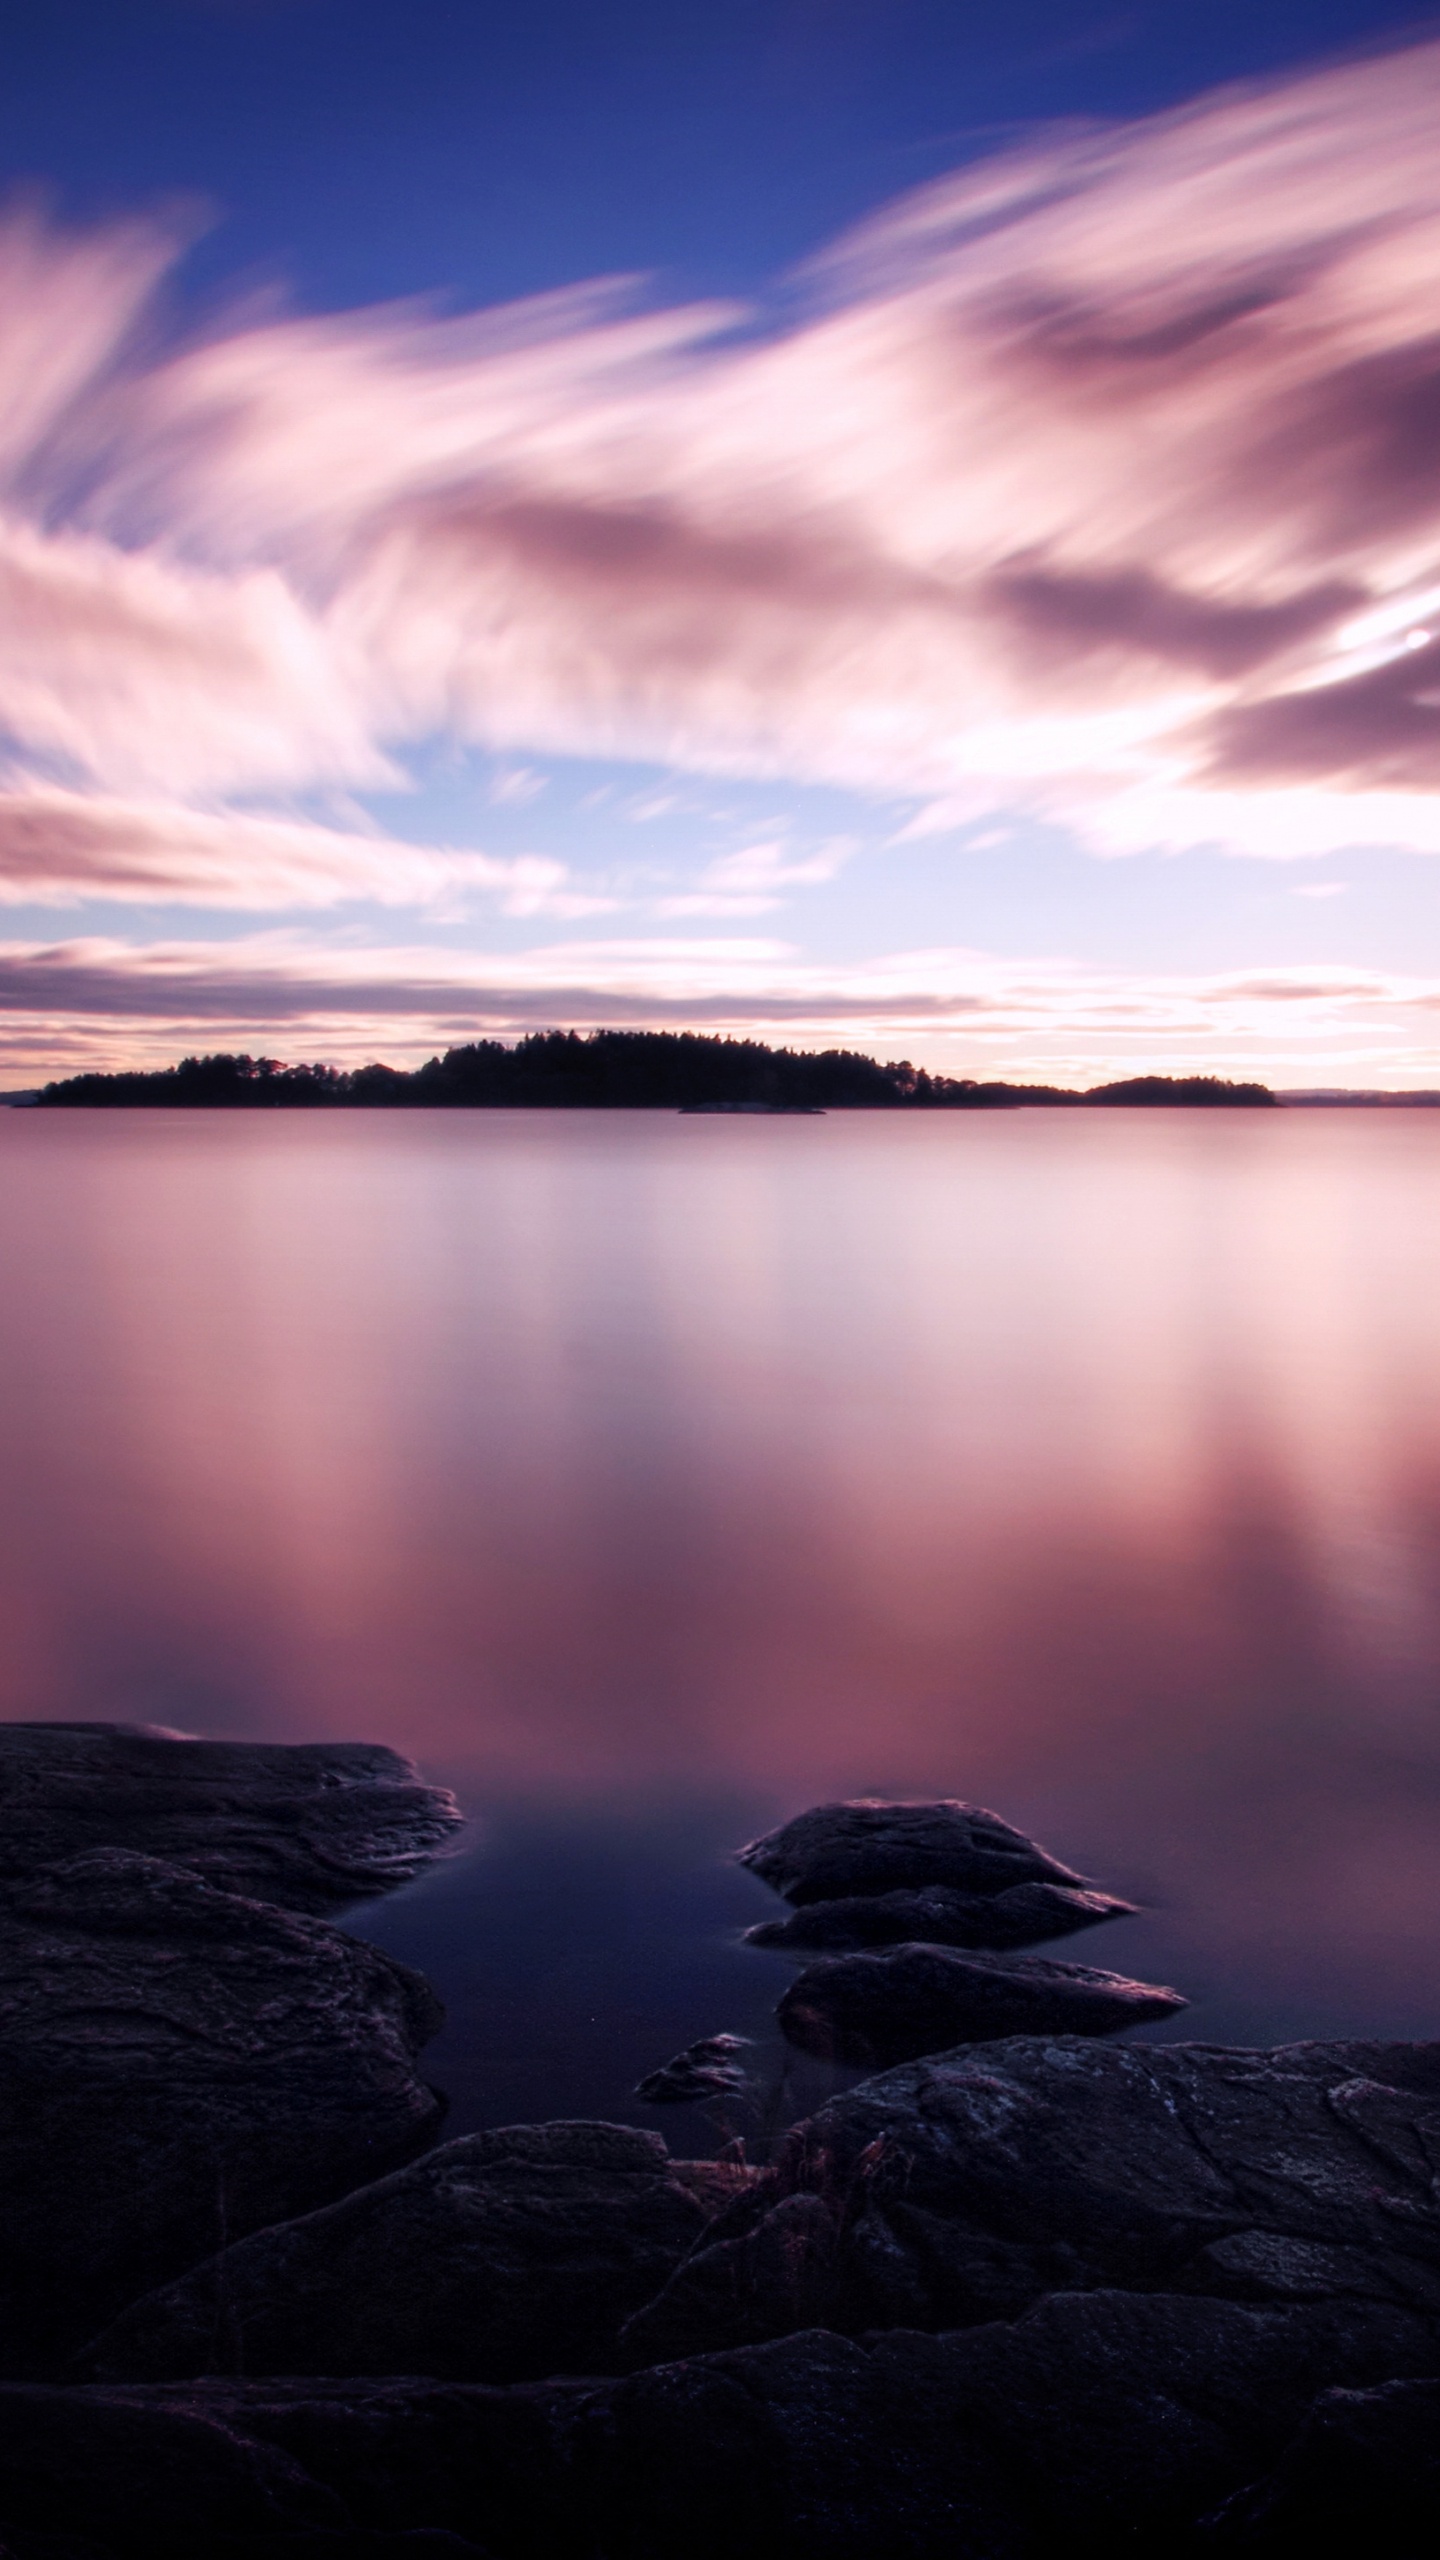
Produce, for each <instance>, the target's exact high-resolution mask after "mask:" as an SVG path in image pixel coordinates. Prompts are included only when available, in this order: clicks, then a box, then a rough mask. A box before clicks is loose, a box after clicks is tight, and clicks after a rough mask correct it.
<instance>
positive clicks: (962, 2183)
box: [626, 2036, 1440, 2365]
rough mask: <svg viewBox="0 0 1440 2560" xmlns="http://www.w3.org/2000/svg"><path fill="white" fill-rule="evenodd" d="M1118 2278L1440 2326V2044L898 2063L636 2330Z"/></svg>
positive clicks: (1003, 2295)
mask: <svg viewBox="0 0 1440 2560" xmlns="http://www.w3.org/2000/svg"><path fill="white" fill-rule="evenodd" d="M1114 2286H1120V2287H1124V2288H1126V2289H1129V2290H1132V2291H1136V2292H1150V2291H1163V2292H1167V2293H1171V2292H1181V2293H1194V2294H1197V2295H1208V2296H1213V2297H1223V2298H1226V2299H1229V2300H1232V2301H1237V2302H1252V2303H1258V2304H1266V2303H1269V2304H1285V2303H1299V2302H1307V2301H1319V2300H1324V2299H1336V2300H1355V2301H1371V2302H1376V2303H1388V2304H1391V2305H1395V2306H1405V2307H1407V2308H1410V2309H1413V2310H1415V2311H1416V2312H1417V2313H1420V2314H1423V2315H1424V2316H1426V2317H1427V2318H1435V2317H1440V2045H1433V2044H1432V2045H1417V2044H1358V2043H1357V2044H1348V2043H1347V2044H1301V2045H1289V2046H1281V2047H1279V2048H1278V2049H1276V2050H1275V2051H1270V2052H1267V2051H1254V2052H1251V2051H1247V2050H1245V2049H1244V2048H1235V2047H1229V2046H1219V2045H1129V2046H1108V2047H1107V2046H1104V2045H1096V2044H1092V2043H1088V2042H1085V2041H1083V2040H1082V2039H1079V2038H1076V2037H1071V2036H1065V2037H1056V2038H1046V2037H1039V2036H1036V2037H1016V2038H1013V2039H1011V2040H1009V2041H1007V2042H1004V2043H999V2044H992V2045H986V2046H984V2047H983V2048H982V2049H980V2050H978V2051H971V2052H961V2053H955V2054H948V2055H942V2056H938V2057H937V2058H935V2059H934V2060H931V2061H928V2062H920V2063H913V2064H911V2065H909V2066H908V2067H907V2068H906V2069H903V2070H899V2071H891V2072H887V2073H886V2074H884V2075H883V2077H881V2078H879V2079H875V2080H869V2081H866V2082H864V2083H863V2084H862V2085H861V2086H860V2087H859V2088H857V2089H852V2090H851V2091H849V2093H848V2094H847V2095H845V2096H843V2097H840V2098H837V2099H835V2100H834V2101H833V2102H832V2104H831V2105H829V2106H828V2107H824V2108H822V2109H821V2110H820V2112H819V2113H818V2114H817V2115H815V2116H812V2117H811V2118H810V2120H809V2121H808V2123H806V2124H804V2125H800V2126H797V2127H796V2128H795V2130H794V2132H793V2133H791V2134H790V2135H789V2136H787V2138H786V2141H785V2144H784V2146H783V2147H782V2150H781V2153H780V2156H779V2158H778V2160H777V2162H776V2164H775V2165H774V2167H773V2168H771V2169H769V2170H766V2171H765V2172H764V2173H763V2174H762V2176H761V2177H760V2178H759V2179H758V2180H757V2181H756V2183H755V2185H754V2187H753V2189H752V2190H751V2192H750V2194H749V2195H748V2196H747V2197H745V2198H744V2199H743V2200H742V2201H741V2202H739V2203H738V2204H737V2205H735V2206H734V2207H732V2208H731V2209H730V2211H729V2212H728V2213H726V2214H725V2215H724V2216H722V2217H721V2219H720V2220H719V2221H718V2222H717V2223H716V2224H715V2225H714V2227H713V2229H712V2231H711V2233H710V2235H709V2237H708V2239H707V2241H706V2243H705V2245H704V2246H703V2247H702V2248H701V2249H698V2250H697V2251H695V2252H694V2254H693V2255H692V2256H691V2257H690V2258H689V2259H687V2260H686V2262H685V2263H684V2265H683V2266H681V2267H680V2268H679V2269H677V2271H676V2273H675V2275H674V2276H673V2277H672V2278H671V2280H670V2282H669V2284H668V2286H667V2287H666V2289H665V2291H664V2292H663V2293H662V2294H661V2295H659V2296H658V2297H657V2299H656V2301H655V2302H654V2303H653V2304H651V2305H650V2306H648V2308H647V2309H646V2310H645V2311H643V2312H641V2313H639V2314H637V2316H636V2318H635V2319H634V2320H633V2321H632V2322H631V2324H630V2327H629V2330H628V2331H627V2338H626V2343H627V2347H628V2351H629V2354H630V2356H631V2358H632V2361H633V2362H634V2363H635V2364H637V2365H639V2364H650V2363H655V2362H659V2361H662V2360H664V2359H667V2358H669V2357H673V2356H677V2355H694V2354H704V2353H707V2352H710V2351H713V2350H715V2349H718V2348H722V2347H731V2346H739V2345H741V2344H747V2343H749V2342H751V2341H753V2340H757V2339H762V2338H774V2337H779V2336H783V2335H784V2334H786V2333H787V2332H788V2331H791V2330H796V2329H802V2328H807V2327H812V2326H817V2325H823V2326H825V2327H828V2328H833V2329H837V2330H842V2331H845V2332H846V2333H848V2334H851V2335H858V2334H859V2333H861V2332H863V2331H865V2330H868V2329H880V2328H895V2327H905V2328H915V2329H922V2330H943V2329H954V2328H961V2327H964V2326H967V2325H969V2324H970V2323H973V2322H979V2321H984V2320H991V2319H995V2318H997V2317H999V2318H1011V2317H1015V2316H1018V2315H1019V2314H1020V2313H1022V2312H1023V2311H1025V2310H1026V2308H1027V2307H1028V2306H1029V2305H1030V2304H1032V2303H1034V2302H1035V2301H1037V2300H1038V2299H1039V2298H1040V2297H1041V2296H1042V2295H1044V2294H1046V2293H1049V2292H1053V2291H1055V2290H1056V2289H1057V2288H1068V2289H1074V2290H1085V2289H1089V2288H1093V2287H1114Z"/></svg>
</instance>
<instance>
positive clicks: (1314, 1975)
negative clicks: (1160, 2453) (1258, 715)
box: [0, 1111, 1440, 2139]
mask: <svg viewBox="0 0 1440 2560" xmlns="http://www.w3.org/2000/svg"><path fill="white" fill-rule="evenodd" d="M0 1311H3V1325H0V1447H3V1469H0V1505H3V1512H0V1713H3V1714H7V1715H55V1716H66V1715H71V1716H73V1715H85V1716H97V1715H116V1716H125V1717H139V1718H145V1719H151V1720H155V1721H158V1722H161V1723H167V1724H172V1725H177V1726H181V1727H184V1728H186V1729H188V1730H190V1731H195V1732H204V1733H214V1734H233V1735H242V1736H245V1735H249V1736H259V1735H266V1736H271V1737H276V1738H281V1739H294V1740H299V1739H303V1738H321V1737H324V1736H327V1735H334V1736H359V1737H366V1738H372V1739H376V1740H383V1741H389V1742H392V1743H394V1744H396V1745H398V1746H399V1747H400V1748H402V1749H404V1750H407V1751H410V1752H412V1753H413V1754H415V1755H416V1756H417V1757H418V1758H419V1760H420V1761H421V1763H422V1765H423V1766H424V1767H425V1768H426V1770H427V1771H428V1772H430V1773H431V1774H432V1775H435V1776H437V1777H441V1778H444V1779H446V1780H448V1781H450V1782H451V1783H453V1784H454V1785H456V1786H457V1787H458V1788H459V1789H460V1791H461V1793H462V1796H463V1797H464V1800H465V1802H466V1804H467V1806H468V1807H469V1808H470V1809H471V1811H472V1812H473V1814H474V1815H475V1817H476V1823H477V1829H476V1834H475V1847H474V1849H473V1851H472V1852H471V1853H469V1854H468V1855H467V1856H466V1857H464V1858H463V1859H462V1860H460V1861H459V1862H457V1863H456V1864H455V1865H454V1866H453V1867H451V1868H449V1869H448V1870H446V1871H445V1872H444V1873H442V1874H441V1875H440V1876H439V1877H437V1878H435V1879H432V1880H431V1881H429V1882H427V1883H426V1884H424V1885H422V1886H420V1887H418V1888H415V1889H414V1890H413V1891H412V1892H411V1893H409V1894H407V1895H405V1896H402V1897H400V1898H399V1899H398V1900H397V1901H395V1902H394V1903H392V1904H390V1905H388V1906H386V1907H385V1908H384V1910H383V1911H378V1912H372V1913H371V1914H369V1915H368V1916H367V1917H366V1919H365V1920H364V1921H363V1922H362V1923H360V1924H359V1925H361V1926H363V1927H364V1928H365V1929H366V1931H367V1933H368V1934H372V1935H374V1936H375V1937H377V1938H378V1939H380V1940H382V1942H383V1943H385V1944H386V1945H388V1946H391V1947H393V1948H394V1949H395V1950H396V1951H397V1952H399V1953H402V1954H405V1955H407V1956H409V1957H410V1958H412V1959H413V1960H414V1961H416V1962H419V1963H422V1964H424V1965H425V1967H426V1969H427V1970H428V1971H430V1972H431V1973H432V1975H433V1976H434V1977H435V1979H436V1980H437V1982H438V1983H439V1985H440V1987H441V1989H442V1990H443V1991H444V1992H445V1994H446V1996H447V1997H448V1999H449V2000H450V2003H451V2008H452V2025H451V2028H450V2030H449V2031H448V2032H447V2036H446V2038H445V2041H444V2044H443V2046H442V2047H441V2048H440V2049H439V2058H438V2061H437V2063H436V2065H435V2068H436V2076H437V2077H438V2078H440V2079H441V2080H442V2082H444V2083H445V2084H446V2085H447V2086H449V2087H450V2088H451V2090H452V2091H453V2093H454V2097H455V2117H454V2123H455V2126H456V2128H457V2129H463V2127H465V2126H467V2125H469V2124H471V2123H475V2122H504V2121H509V2120H513V2119H515V2118H516V2117H518V2116H524V2115H529V2114H556V2113H566V2112H577V2111H579V2112H608V2113H615V2112H630V2113H636V2114H638V2115H639V2116H641V2117H642V2118H643V2115H644V2111H643V2110H635V2109H633V2108H628V2107H627V2105H626V2100H625V2093H626V2091H627V2089H628V2087H629V2085H630V2083H631V2082H632V2081H633V2079H634V2078H635V2076H636V2074H637V2073H638V2072H639V2071H640V2070H642V2069H645V2068H647V2067H649V2066H650V2065H651V2064H653V2063H655V2062H657V2061H659V2060H661V2059H663V2057H664V2055H665V2054H666V2053H668V2052H669V2051H670V2050H672V2049H673V2048H674V2047H675V2046H676V2045H678V2044H680V2043H683V2042H686V2041H688V2040H689V2039H690V2038H691V2037H692V2036H695V2035H698V2034H702V2033H707V2032H711V2031H713V2030H714V2029H716V2028H719V2027H733V2028H738V2029H741V2030H749V2031H754V2032H759V2033H763V2032H764V2027H765V2021H766V2017H767V2013H768V2008H769V2004H770V2002H771V2001H772V2000H773V1998H774V1996H775V1993H776V1991H777V1990H778V1989H779V1987H780V1986H781V1984H782V1983H783V1982H784V1981H785V1980H786V1979H788V1971H789V1969H788V1968H787V1967H786V1966H785V1965H784V1964H783V1963H782V1961H781V1960H780V1959H778V1958H776V1957H773V1956H772V1957H762V1956H759V1955H757V1954H754V1953H752V1952H749V1951H741V1950H739V1949H737V1947H736V1945H735V1943H734V1940H735V1932H736V1930H737V1928H738V1927H739V1926H740V1925H742V1924H743V1923H744V1922H745V1921H746V1920H747V1919H749V1918H752V1917H754V1916H757V1915H758V1914H759V1913H761V1912H763V1911H765V1910H767V1909H768V1908H770V1907H772V1906H771V1902H770V1897H769V1896H768V1895H766V1894H765V1893H764V1892H763V1891H762V1889H761V1888H760V1887H759V1886H757V1885H754V1884H753V1883H752V1882H751V1881H750V1880H749V1879H748V1878H746V1877H744V1876H743V1875H741V1874H739V1873H738V1872H737V1871H734V1870H732V1869H729V1868H727V1866H726V1865H725V1864H724V1861H723V1852H724V1851H725V1850H727V1849H728V1848H729V1847H731V1846H733V1845H734V1844H735V1843H736V1842H737V1841H739V1840H741V1839H744V1838H745V1837H746V1836H748V1834H749V1833H750V1832H751V1831H753V1830H754V1829H756V1828H758V1827H760V1826H761V1825H763V1824H764V1823H766V1822H768V1821H770V1820H773V1819H775V1818H776V1817H778V1816H781V1815H783V1814H785V1813H786V1812H789V1811H792V1810H794V1809H795V1808H797V1807H798V1806H800V1805H802V1804H804V1803H807V1802H810V1801H813V1800H814V1799H815V1798H817V1797H820V1796H824V1795H827V1794H830V1793H858V1792H884V1793H901V1794H905V1793H922V1792H941V1793H946V1794H959V1795H964V1796H969V1797H972V1798H975V1799H978V1800H979V1801H980V1802H982V1803H988V1804H990V1805H992V1806H994V1807H995V1808H996V1809H997V1810H998V1811H1000V1812H1002V1813H1004V1814H1006V1815H1008V1816H1009V1817H1010V1818H1011V1819H1013V1820H1016V1821H1018V1822H1020V1823H1022V1824H1023V1825H1025V1826H1026V1827H1027V1828H1029V1829H1033V1830H1035V1831H1036V1832H1038V1833H1039V1835H1040V1836H1041V1837H1042V1838H1043V1839H1045V1840H1046V1841H1047V1842H1048V1843H1049V1844H1050V1845H1051V1846H1052V1847H1053V1848H1055V1849H1056V1850H1057V1851H1058V1852H1059V1853H1060V1854H1061V1855H1062V1856H1064V1857H1065V1858H1067V1859H1068V1860H1070V1861H1071V1862H1072V1863H1074V1864H1076V1865H1078V1866H1081V1867H1082V1868H1084V1869H1086V1870H1087V1871H1088V1872H1090V1873H1092V1874H1094V1875H1095V1876H1096V1877H1097V1878H1098V1879H1100V1880H1102V1881H1104V1882H1106V1883H1107V1884H1110V1885H1113V1886H1114V1887H1116V1888H1117V1889H1118V1890H1121V1891H1124V1892H1129V1893H1131V1894H1133V1895H1134V1896H1135V1897H1136V1898H1137V1899H1142V1900H1144V1901H1145V1902H1146V1903H1147V1904H1149V1905H1150V1906H1151V1908H1150V1910H1149V1911H1148V1913H1147V1915H1146V1916H1145V1917H1144V1918H1143V1919H1140V1920H1135V1921H1130V1922H1126V1923H1125V1924H1123V1926H1120V1927H1116V1928H1114V1929H1112V1930H1110V1931H1108V1932H1100V1933H1097V1934H1096V1935H1095V1936H1093V1937H1090V1938H1087V1939H1085V1940H1082V1941H1077V1942H1075V1943H1074V1945H1073V1946H1072V1947H1071V1948H1070V1949H1069V1950H1068V1952H1071V1953H1073V1954H1075V1955H1077V1956H1079V1957H1081V1958H1082V1959H1088V1960H1091V1961H1094V1962H1096V1963H1108V1964H1113V1965H1115V1966H1117V1967H1119V1968H1121V1969H1122V1970H1130V1971H1135V1972H1140V1973H1149V1974H1152V1975H1154V1976H1155V1977H1156V1978H1158V1979H1160V1980H1167V1981H1171V1982H1174V1983H1176V1984H1177V1985H1178V1986H1179V1987H1180V1988H1181V1989H1183V1990H1185V1991H1187V1992H1189V1993H1190V1994H1191V1995H1192V1998H1193V2001H1194V2007H1193V2009H1192V2011H1191V2012H1190V2015H1189V2017H1188V2018H1187V2019H1186V2020H1185V2021H1184V2024H1183V2027H1182V2028H1181V2029H1180V2030H1178V2031H1179V2032H1184V2033H1189V2034H1198V2035H1201V2036H1206V2037H1210V2036H1219V2037H1226V2038H1241V2039H1245V2040H1250V2041H1262V2040H1263V2041H1269V2040H1272V2039H1274V2038H1278V2037H1283V2036H1286V2035H1290V2034H1304V2033H1329V2032H1342V2033H1356V2032H1370V2031H1376V2030H1378V2031H1381V2032H1384V2033H1394V2034H1432V2035H1433V2034H1440V1961H1437V1959H1440V1113H1433V1112H1424V1111H1420V1112H1403V1111H1402V1112H1393V1113H1391V1112H1368V1111H1367V1112H1299V1111H1297V1112H1291V1113H1286V1114H1283V1115H1282V1114H1280V1113H1276V1114H1274V1115H1273V1116H1272V1115H1261V1114H1255V1115H1253V1116H1252V1115H1248V1114H1235V1115H1233V1116H1231V1115H1221V1114H1216V1115H1213V1116H1212V1115H1209V1114H1204V1113H1190V1114H1186V1113H1180V1112H1176V1113H1169V1112H1166V1113H1146V1112H1134V1113H1124V1112H1115V1113H1109V1112H1093V1113H1084V1114H1075V1115H1070V1114H1066V1115H1063V1116H1061V1115H1058V1114H1057V1115H1054V1116H1052V1115H1049V1114H1046V1113H1043V1112H1035V1113H1025V1114H1015V1115H1010V1114H1004V1115H995V1116H994V1117H989V1116H986V1117H980V1116H977V1117H974V1118H969V1117H966V1118H958V1117H957V1118H937V1119H933V1120H932V1119H919V1118H916V1119H881V1118H868V1117H864V1116H854V1117H847V1116H843V1115H832V1116H830V1117H829V1118H827V1119H823V1120H803V1119H802V1120H783V1119H782V1120H774V1121H764V1120H762V1121H746V1120H738V1121H737V1120H725V1119H711V1120H707V1119H699V1120H696V1119H681V1118H678V1117H670V1116H654V1117H652V1116H649V1115H633V1116H631V1115H605V1114H579V1115H574V1116H571V1115H555V1116H548V1115H539V1114H535V1115H527V1114H524V1113H477V1114H475V1115H473V1116H461V1115H456V1116H454V1117H448V1116H441V1115H436V1116H434V1117H431V1116H428V1115H427V1116H423V1117H421V1116H417V1117H413V1118H412V1117H406V1118H403V1119H401V1118H396V1119H393V1120H392V1119H389V1118H386V1117H383V1116H380V1115H376V1116H374V1117H370V1116H365V1117H358V1116H357V1117H355V1118H347V1119H336V1120H329V1119H320V1118H310V1117H306V1116H296V1117H295V1118H283V1117H275V1118H270V1117H268V1116H262V1115H258V1114H257V1115H253V1116H248V1115H247V1116H240V1117H236V1118H233V1119H225V1118H212V1117H208V1116H198V1115H195V1116H192V1115H186V1114H178V1113H177V1114H174V1115H160V1114H153V1113H137V1114H135V1115H133V1116H132V1115H122V1114H108V1113H107V1114H103V1115H99V1114H97V1115H95V1116H93V1117H91V1116H90V1115H84V1114H77V1115H74V1116H71V1115H64V1116H60V1115H56V1116H54V1117H51V1116H48V1115H45V1116H42V1115H39V1114H33V1113H27V1112H0ZM1056 1952H1059V1953H1065V1952H1067V1950H1065V1949H1063V1948H1062V1949H1059V1950H1057V1951H1056ZM652 2120H655V2119H652ZM682 2127H683V2131H684V2134H685V2137H686V2138H687V2139H688V2138H690V2137H691V2136H692V2135H693V2133H694V2130H695V2128H694V2126H693V2124H687V2123H685V2122H684V2120H683V2119H682V2120H681V2123H680V2124H678V2125H676V2124H672V2130H673V2132H674V2133H675V2134H676V2135H677V2136H678V2135H679V2134H680V2133H681V2131H682Z"/></svg>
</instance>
